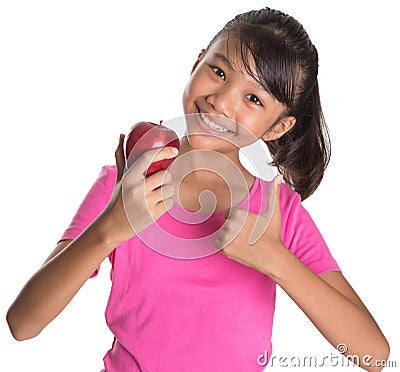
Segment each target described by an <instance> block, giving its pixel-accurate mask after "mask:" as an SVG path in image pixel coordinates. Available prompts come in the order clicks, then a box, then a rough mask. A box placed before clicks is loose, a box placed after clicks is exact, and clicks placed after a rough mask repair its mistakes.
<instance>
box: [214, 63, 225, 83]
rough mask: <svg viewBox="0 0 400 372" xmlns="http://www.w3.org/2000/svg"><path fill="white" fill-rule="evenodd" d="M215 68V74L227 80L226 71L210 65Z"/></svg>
mask: <svg viewBox="0 0 400 372" xmlns="http://www.w3.org/2000/svg"><path fill="white" fill-rule="evenodd" d="M210 67H211V69H212V70H213V72H214V74H215V75H217V76H218V77H220V78H221V79H222V80H225V72H223V71H222V70H221V69H220V68H219V67H214V66H210Z"/></svg>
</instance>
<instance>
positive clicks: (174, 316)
mask: <svg viewBox="0 0 400 372" xmlns="http://www.w3.org/2000/svg"><path fill="white" fill-rule="evenodd" d="M115 179H116V168H115V167H114V166H105V167H103V169H102V171H101V173H100V175H99V178H98V179H97V180H96V182H95V183H94V185H93V187H92V188H91V189H90V191H89V193H88V194H87V196H86V198H85V199H84V201H83V202H82V204H81V206H80V207H79V209H78V211H77V213H76V215H75V216H74V218H73V220H72V222H71V224H70V226H69V227H68V229H67V230H66V231H65V233H64V234H63V236H62V238H61V240H64V239H75V238H76V237H77V236H78V235H79V234H80V233H81V232H82V231H83V230H84V229H85V228H86V226H88V225H89V224H90V223H91V222H92V221H93V220H94V219H95V218H96V217H97V216H98V215H99V214H100V213H101V212H102V210H103V209H104V207H105V206H106V205H107V203H108V200H109V198H110V196H111V193H112V190H113V188H114V184H115ZM269 184H270V182H267V181H264V180H261V179H259V178H256V180H255V183H254V185H253V187H252V189H251V190H250V193H249V195H248V197H247V198H245V199H244V200H243V201H242V202H241V203H239V204H238V205H237V207H240V208H243V209H248V210H249V211H250V212H252V213H260V212H263V211H265V208H266V205H267V198H268V192H267V191H268V187H269ZM280 205H281V215H282V239H283V242H284V244H285V245H286V247H288V249H290V251H291V252H293V253H294V254H295V255H296V256H297V257H298V258H299V259H300V260H301V261H302V262H303V263H304V264H306V265H307V266H308V267H309V268H310V269H311V270H313V271H314V272H315V273H316V274H321V273H323V272H326V271H330V270H340V269H339V267H338V265H337V263H336V262H335V260H334V259H333V257H332V255H331V253H330V252H329V249H328V247H327V246H326V244H325V242H324V240H323V238H322V236H321V234H320V232H319V231H318V229H317V227H316V226H315V224H314V222H313V221H312V219H311V217H310V215H309V214H308V213H307V211H306V210H305V209H304V207H303V206H302V205H301V203H300V196H299V194H297V193H295V192H294V191H293V190H291V189H290V188H289V187H287V186H286V185H284V184H282V186H281V197H280ZM180 212H182V208H181V207H179V206H177V205H175V206H174V207H173V208H172V209H171V210H170V211H169V212H167V213H166V214H164V215H163V216H161V217H160V219H159V220H158V221H157V224H158V225H159V226H161V227H162V229H163V230H165V231H167V232H168V235H170V238H166V235H164V236H162V237H159V236H158V235H160V234H154V231H157V230H154V229H153V228H152V227H151V226H150V227H149V228H147V229H145V230H144V232H143V235H142V236H139V237H138V236H135V237H134V238H132V239H130V240H128V241H126V242H124V243H123V244H121V245H120V246H118V247H117V248H116V249H115V250H114V251H113V252H112V253H111V254H110V256H109V258H110V261H111V263H112V271H111V279H112V287H111V293H110V297H109V301H108V304H107V308H106V312H105V316H106V321H107V324H108V326H109V328H110V330H111V332H112V333H113V334H114V336H115V338H114V342H113V343H112V347H111V349H110V350H109V351H108V352H107V353H106V355H105V356H104V365H105V370H106V371H107V372H124V371H129V372H134V371H150V372H155V371H176V372H178V371H192V372H195V371H199V372H200V371H201V372H204V371H211V370H212V371H220V372H223V371H229V372H232V371H238V372H239V371H240V372H242V371H262V370H263V369H265V360H263V359H260V358H259V356H260V355H267V356H268V357H270V356H271V352H272V345H271V335H272V323H273V314H274V307H275V283H274V282H273V281H272V280H271V279H270V278H269V277H268V276H266V275H264V274H262V273H260V272H258V271H257V270H254V269H252V268H249V267H247V266H245V265H242V264H240V263H238V262H236V261H234V260H232V259H229V258H227V257H226V256H225V255H224V254H223V253H221V252H215V253H212V252H213V247H211V245H212V244H213V243H212V242H213V241H214V240H215V234H217V233H218V229H219V227H220V226H221V225H222V224H223V222H224V218H223V216H222V214H221V213H216V214H214V215H212V216H211V217H210V218H209V219H208V220H206V221H204V222H202V223H185V221H181V220H180V218H176V216H179V215H180ZM183 212H184V211H183ZM213 234H214V236H213ZM161 235H162V234H161ZM174 236H175V237H176V240H177V241H179V243H178V244H177V246H178V248H176V247H175V248H174V244H173V242H174V240H173V238H174ZM202 236H208V237H211V239H210V240H204V241H203V242H202V245H204V246H206V247H205V249H204V252H208V255H206V254H204V257H201V258H197V259H183V258H174V257H171V256H173V255H174V253H178V255H179V253H181V251H182V247H184V246H183V245H182V241H186V240H185V239H187V241H188V240H190V239H194V240H196V241H198V240H200V238H201V237H202ZM179 239H184V240H179ZM149 242H150V243H151V244H148V243H149ZM157 244H159V247H160V249H157V247H155V245H157ZM149 245H150V246H152V247H153V248H155V249H153V248H150V247H149ZM166 247H167V248H168V249H166ZM177 249H178V251H177ZM195 249H198V247H195ZM157 250H159V251H161V252H162V253H159V252H158V251H157ZM165 252H166V254H165ZM196 252H197V251H196ZM170 253H171V254H170ZM95 274H96V273H95ZM95 274H94V275H95ZM265 352H266V353H265ZM260 361H261V362H262V363H260ZM261 364H264V365H261Z"/></svg>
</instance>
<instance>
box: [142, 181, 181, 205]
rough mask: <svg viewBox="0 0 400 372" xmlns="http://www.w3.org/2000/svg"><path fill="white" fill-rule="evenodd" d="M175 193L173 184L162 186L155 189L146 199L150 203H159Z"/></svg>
mask: <svg viewBox="0 0 400 372" xmlns="http://www.w3.org/2000/svg"><path fill="white" fill-rule="evenodd" d="M174 194H175V187H174V186H173V185H166V186H161V187H159V188H158V189H156V190H153V191H152V192H151V193H150V194H149V195H148V196H147V198H146V199H147V202H148V203H151V204H157V203H160V202H162V201H163V200H167V199H170V198H172V196H173V195H174Z"/></svg>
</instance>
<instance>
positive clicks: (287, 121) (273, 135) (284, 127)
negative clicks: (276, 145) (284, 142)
mask: <svg viewBox="0 0 400 372" xmlns="http://www.w3.org/2000/svg"><path fill="white" fill-rule="evenodd" d="M295 124H296V118H295V117H294V116H287V117H285V118H283V119H281V120H280V121H279V123H278V124H276V125H275V126H274V127H273V128H272V130H268V131H267V132H266V133H265V134H264V135H263V137H262V139H263V140H264V141H267V142H268V141H273V140H276V139H278V138H280V137H282V136H283V135H284V134H285V133H286V132H288V131H289V130H290V129H291V128H292V127H293V125H295Z"/></svg>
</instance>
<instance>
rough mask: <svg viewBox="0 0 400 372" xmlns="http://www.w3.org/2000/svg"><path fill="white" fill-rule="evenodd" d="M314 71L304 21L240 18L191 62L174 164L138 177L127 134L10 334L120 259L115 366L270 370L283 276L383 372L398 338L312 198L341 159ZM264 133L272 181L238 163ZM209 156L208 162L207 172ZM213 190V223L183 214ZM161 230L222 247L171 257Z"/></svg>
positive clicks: (111, 363)
mask: <svg viewBox="0 0 400 372" xmlns="http://www.w3.org/2000/svg"><path fill="white" fill-rule="evenodd" d="M317 72H318V56H317V51H316V49H315V47H314V46H313V44H312V43H311V41H310V40H309V37H308V35H307V33H306V32H305V30H304V29H303V28H302V26H301V25H300V24H299V23H298V22H297V21H296V20H295V19H293V18H292V17H290V16H288V15H286V14H283V13H281V12H279V11H275V10H271V9H268V8H265V9H261V10H259V11H251V12H248V13H245V14H241V15H238V16H237V17H236V18H235V19H233V20H232V21H230V22H228V23H227V24H226V26H225V27H224V28H223V29H222V30H221V31H220V32H219V33H218V34H217V35H216V36H215V37H214V38H213V40H212V41H211V42H210V44H209V45H208V47H207V48H206V49H205V50H202V51H201V53H200V55H199V56H198V59H197V61H196V62H195V64H194V66H193V70H192V74H191V77H190V79H189V81H188V83H187V86H186V87H185V90H184V93H183V109H184V113H185V115H187V118H188V120H187V123H188V128H187V133H186V135H185V136H183V138H182V139H181V146H180V152H179V157H178V158H177V159H176V160H175V162H174V163H173V166H172V167H171V170H170V171H169V170H166V171H159V172H157V173H155V174H153V175H151V176H149V177H148V178H144V176H143V173H144V171H145V170H146V168H147V167H148V165H149V163H150V162H153V161H158V160H160V159H163V158H170V157H175V156H176V155H177V154H176V152H174V150H173V149H172V148H169V147H165V148H163V149H161V150H149V151H147V152H146V153H144V154H143V155H142V156H141V158H139V160H138V161H136V162H135V163H134V165H133V166H132V167H131V168H130V169H129V170H127V171H126V170H125V160H124V154H123V140H124V137H123V136H121V137H120V141H119V146H118V148H117V150H116V167H109V166H106V167H104V168H103V169H102V171H101V173H100V176H99V178H98V179H97V180H96V182H95V184H94V185H93V187H92V188H91V190H90V191H89V193H88V194H87V196H86V198H85V199H84V201H83V202H82V204H81V206H80V208H79V210H78V211H77V213H76V215H75V217H74V219H73V221H72V222H71V225H70V226H69V227H68V229H67V230H66V231H65V233H64V234H63V236H62V237H61V239H60V242H59V243H58V245H57V246H56V248H55V249H54V251H53V252H52V253H51V255H50V256H49V257H48V259H47V260H46V262H45V263H44V264H43V266H42V267H41V268H40V270H39V271H38V272H37V273H36V274H35V275H34V276H33V277H32V278H31V279H30V280H29V281H28V283H27V284H26V285H25V287H24V288H23V289H22V291H21V292H20V294H19V295H18V297H17V298H16V300H15V301H14V303H13V304H12V305H11V307H10V309H9V311H8V314H7V320H8V324H9V326H10V329H11V332H12V333H13V335H14V337H15V338H16V339H18V340H24V339H29V338H32V337H35V336H37V335H38V334H39V333H40V332H41V330H42V329H43V328H44V327H45V326H46V325H47V324H49V323H50V322H51V321H52V320H53V319H54V318H55V317H56V316H57V315H58V314H59V313H60V312H61V311H62V310H63V309H64V308H65V306H66V305H67V304H68V303H69V301H70V300H71V299H72V298H73V297H74V295H75V294H76V293H77V292H78V290H79V289H80V288H81V287H82V285H83V284H84V283H85V282H86V280H87V279H88V278H89V277H91V276H93V275H95V274H96V271H97V268H98V266H99V265H100V263H101V262H102V261H103V260H104V259H105V258H106V257H109V259H110V261H111V263H112V282H113V284H112V289H111V293H110V298H109V302H108V305H107V309H106V319H107V324H108V326H109V328H110V330H111V331H112V332H113V334H114V336H115V337H114V342H113V344H112V347H111V349H110V350H109V351H108V352H107V354H106V355H105V357H104V365H105V369H104V370H105V371H107V372H112V371H118V372H121V371H136V370H138V371H139V370H143V371H182V370H191V371H228V370H229V371H252V370H254V371H256V370H261V369H263V368H264V365H265V363H264V362H266V361H267V360H268V359H269V357H270V355H271V351H272V346H271V333H272V319H273V311H274V303H275V286H276V284H278V285H279V286H280V287H281V288H282V289H283V290H284V291H285V292H286V293H287V294H288V295H289V296H290V297H291V298H292V299H293V301H294V302H295V303H296V304H297V305H298V306H299V307H300V308H301V310H302V311H303V312H304V313H305V314H306V315H307V316H308V317H309V319H310V320H311V321H312V322H313V324H314V325H315V326H316V327H317V328H318V330H319V331H320V332H321V333H322V334H323V335H324V337H325V338H326V339H327V340H328V341H329V342H330V343H331V344H332V345H333V346H334V347H336V346H337V345H339V344H345V345H346V348H347V353H346V355H352V356H354V355H357V356H359V360H360V366H361V367H362V368H364V369H366V370H368V371H378V370H380V369H381V368H379V367H375V366H374V365H375V364H378V363H375V362H376V361H378V360H386V359H387V357H388V354H389V346H388V343H387V341H386V339H385V337H384V336H383V334H382V333H381V331H380V329H379V327H378V326H377V324H376V323H375V321H374V319H373V318H372V316H371V315H370V313H369V312H368V310H367V309H366V307H365V306H364V304H363V303H362V301H361V300H360V299H359V297H358V296H357V294H356V293H355V292H354V290H353V289H352V288H351V286H350V285H349V283H348V282H347V281H346V279H345V278H344V276H343V275H342V273H341V271H340V268H339V266H338V265H337V263H336V262H335V260H334V258H333V257H332V255H331V253H330V251H329V249H328V248H327V246H326V244H325V242H324V240H323V238H322V237H321V235H320V233H319V231H318V229H317V228H316V226H315V224H314V223H313V221H312V219H311V218H310V216H309V215H308V213H307V212H306V211H305V209H304V208H303V206H302V204H301V201H302V200H304V199H306V198H307V197H308V196H310V195H311V194H312V193H313V192H314V191H315V189H316V188H317V187H318V185H319V184H320V182H321V180H322V177H323V173H324V170H325V168H326V166H327V163H328V161H329V156H330V148H329V139H328V136H327V130H326V127H325V124H324V121H323V116H322V110H321V106H320V100H319V90H318V81H317ZM192 119H194V120H192ZM258 139H262V140H264V141H265V142H266V144H267V146H268V148H269V150H270V152H271V155H272V157H273V164H274V165H276V166H277V169H278V170H279V172H280V173H281V175H278V176H277V177H275V179H274V180H273V181H272V182H267V181H264V180H261V179H260V178H257V177H254V176H253V175H252V174H251V173H249V172H248V171H247V170H246V168H245V167H244V166H243V165H242V164H241V162H240V160H239V148H240V147H242V146H245V145H247V144H249V142H254V141H255V140H258ZM205 154H207V155H206V158H207V156H208V154H211V158H207V159H206V160H207V161H208V164H209V167H208V169H207V167H203V166H200V165H201V164H203V163H202V162H204V159H205V158H202V156H203V155H205ZM180 159H185V160H184V162H181V163H179V161H180ZM221 159H224V160H221ZM213 160H214V161H213ZM220 162H222V163H223V164H227V163H229V164H232V165H233V166H234V169H235V171H236V172H238V173H237V174H240V177H238V178H241V180H242V181H243V182H240V185H241V186H240V187H236V186H237V184H236V183H235V182H233V183H229V182H228V184H227V183H226V182H225V179H226V177H225V176H228V174H222V175H221V174H218V173H217V172H216V171H215V170H216V169H220V168H221V167H220V164H219V163H220ZM176 164H181V165H182V164H183V165H184V166H185V167H186V169H185V172H183V173H182V171H181V169H182V167H178V166H176ZM199 164H200V165H199ZM174 165H175V166H174ZM178 168H179V169H178ZM227 173H229V172H227ZM233 178H234V179H236V177H233ZM282 178H283V180H284V181H285V184H283V183H281V181H282ZM243 185H244V186H243ZM237 188H239V194H240V197H239V198H236V199H238V200H239V201H238V202H235V203H233V204H232V202H231V199H230V197H229V192H230V191H232V195H233V196H235V193H236V192H237V190H236V189H237ZM243 188H245V191H246V192H245V194H246V195H245V197H244V198H242V196H243V195H242V192H243ZM205 190H209V191H211V192H212V193H213V195H214V196H215V200H216V202H215V205H214V206H215V208H214V209H213V213H212V214H211V215H210V216H209V218H208V219H205V220H203V221H199V222H198V223H188V221H185V220H183V221H182V220H180V219H179V218H176V217H177V215H178V214H179V213H183V214H185V213H186V214H188V213H189V214H193V215H195V213H193V212H195V211H198V210H201V211H206V212H209V210H210V208H209V206H210V203H209V202H208V201H207V200H206V202H205V203H203V204H201V203H200V202H199V200H201V195H204V191H205ZM265 190H268V195H267V194H266V193H265V192H264V191H265ZM233 199H235V198H233ZM236 199H235V200H236ZM204 206H205V207H204ZM156 228H160V230H162V231H165V232H166V233H167V234H168V235H169V236H172V237H173V240H172V241H176V242H177V243H176V244H177V245H179V244H180V243H179V242H182V241H185V242H186V243H187V244H188V245H189V244H190V241H191V240H195V241H202V240H201V239H202V238H203V237H210V236H211V237H212V238H213V242H212V243H210V241H209V240H204V241H203V245H205V251H207V252H208V253H209V254H203V255H198V257H197V259H185V260H184V259H179V254H177V255H175V256H173V255H171V254H165V253H166V250H165V246H166V245H168V246H169V245H170V242H168V244H167V242H166V241H164V240H163V239H159V236H158V235H155V234H154V231H156V230H155V229H156ZM157 231H158V230H157ZM146 239H152V240H151V242H152V243H151V244H146V242H147V240H146ZM214 240H215V241H214ZM210 244H212V246H211V247H210ZM182 249H185V247H184V246H183V247H182V245H179V249H178V251H177V253H180V252H179V251H180V250H182ZM168 252H170V251H169V250H168ZM192 258H194V257H192ZM264 350H265V351H266V353H265V361H262V362H263V363H260V354H262V353H263V352H264ZM365 355H368V356H370V358H369V357H368V358H363V356H365ZM353 360H354V359H353Z"/></svg>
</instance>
